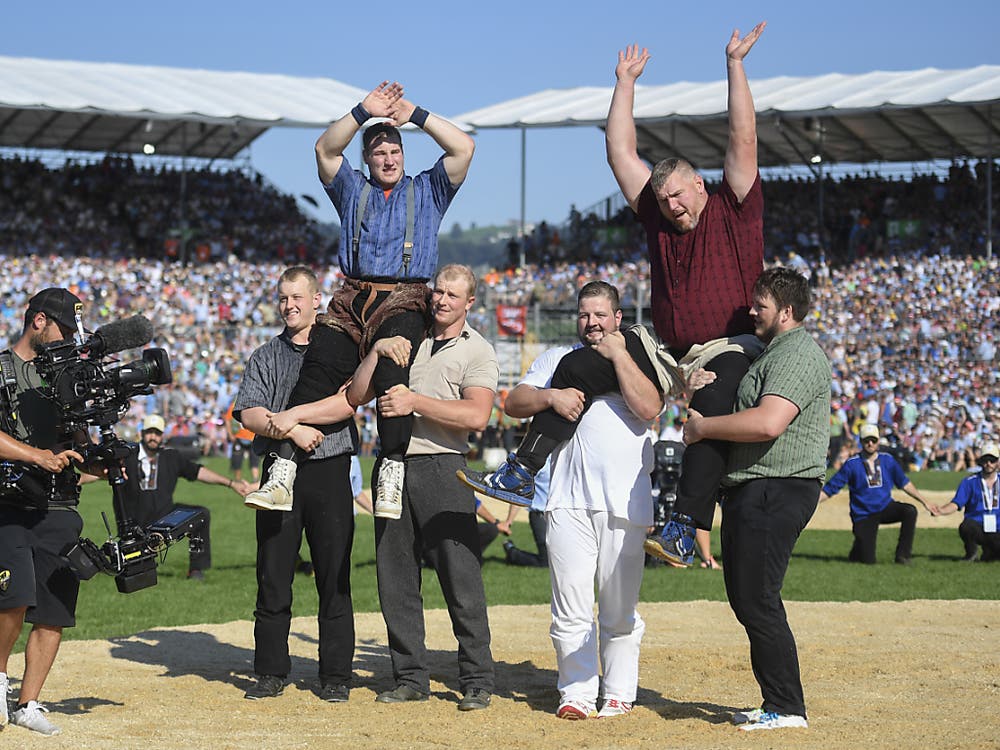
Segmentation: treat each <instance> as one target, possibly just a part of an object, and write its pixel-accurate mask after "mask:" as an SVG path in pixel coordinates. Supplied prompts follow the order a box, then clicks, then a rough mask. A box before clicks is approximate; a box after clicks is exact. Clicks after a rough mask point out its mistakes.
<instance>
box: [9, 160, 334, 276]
mask: <svg viewBox="0 0 1000 750" xmlns="http://www.w3.org/2000/svg"><path fill="white" fill-rule="evenodd" d="M182 196H183V199H182ZM0 229H2V231H0V253H2V254H3V255H23V254H35V255H40V256H49V255H57V256H74V255H88V256H91V257H93V256H100V257H104V258H109V259H122V258H126V259H127V258H163V257H165V256H166V257H171V256H172V257H176V258H179V257H180V256H181V255H185V256H186V257H190V258H194V259H197V260H198V261H200V262H205V261H209V260H225V259H226V258H228V257H229V256H235V257H236V258H239V259H241V260H247V261H251V262H262V261H268V260H273V259H277V260H287V261H308V262H311V263H317V262H324V261H326V260H328V259H329V257H330V256H331V253H332V252H333V246H332V242H334V241H335V238H330V237H329V236H327V235H326V234H324V232H323V230H322V228H321V227H320V225H319V224H318V223H317V222H316V221H315V220H313V219H310V218H308V217H307V216H306V215H305V214H303V213H302V212H301V211H300V210H299V209H298V206H297V205H296V203H295V198H294V197H293V196H290V195H286V194H283V193H281V192H279V191H278V190H276V189H275V188H274V187H273V186H271V185H270V184H269V183H267V182H266V181H265V180H264V179H263V178H262V177H261V176H260V175H259V174H257V173H248V172H245V171H241V170H236V169H229V170H226V171H219V170H213V169H210V168H201V169H198V170H187V171H181V170H179V169H173V168H168V167H167V166H165V165H161V166H159V167H155V168H154V167H152V166H148V167H144V168H137V167H136V165H135V164H134V162H133V161H132V159H130V158H128V157H113V156H108V157H105V158H104V159H103V160H101V161H99V162H91V163H84V162H80V163H76V162H68V163H66V164H65V165H64V166H61V167H60V168H58V169H50V168H49V167H48V166H46V165H45V164H44V163H42V162H41V161H38V160H34V159H22V158H9V159H0Z"/></svg>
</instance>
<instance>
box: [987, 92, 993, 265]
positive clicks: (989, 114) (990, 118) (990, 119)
mask: <svg viewBox="0 0 1000 750" xmlns="http://www.w3.org/2000/svg"><path fill="white" fill-rule="evenodd" d="M986 132H987V136H986V144H987V145H986V259H987V260H990V259H991V258H992V257H993V105H992V104H987V105H986Z"/></svg>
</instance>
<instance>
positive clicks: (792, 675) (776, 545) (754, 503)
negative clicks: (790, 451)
mask: <svg viewBox="0 0 1000 750" xmlns="http://www.w3.org/2000/svg"><path fill="white" fill-rule="evenodd" d="M819 490H820V484H819V482H817V481H815V480H810V479H782V478H771V479H755V480H753V481H750V482H747V483H746V484H743V485H740V486H738V487H734V488H730V489H728V490H726V493H725V496H724V499H723V503H722V561H723V567H722V570H723V574H724V577H725V581H726V595H727V596H728V598H729V605H730V606H731V607H732V608H733V613H734V614H735V615H736V619H737V620H739V622H740V624H741V625H742V626H743V628H744V629H745V630H746V633H747V637H748V638H749V639H750V665H751V667H752V668H753V674H754V677H755V678H756V679H757V683H758V684H759V685H760V691H761V695H762V696H763V699H764V702H763V706H762V707H763V709H764V710H765V711H775V712H777V713H781V714H794V715H797V716H802V717H805V715H806V707H805V700H804V698H803V695H802V681H801V679H800V677H799V657H798V652H797V650H796V648H795V637H794V636H793V635H792V631H791V629H790V628H789V627H788V618H787V617H786V615H785V606H784V604H783V603H782V601H781V586H782V583H783V582H784V580H785V572H786V571H787V570H788V562H789V560H790V558H791V555H792V548H793V547H794V546H795V542H796V540H797V539H798V538H799V534H801V533H802V529H804V528H805V526H806V524H807V523H808V522H809V519H810V518H811V517H812V514H813V512H814V511H815V510H816V505H817V503H818V502H819Z"/></svg>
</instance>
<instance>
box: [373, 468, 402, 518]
mask: <svg viewBox="0 0 1000 750" xmlns="http://www.w3.org/2000/svg"><path fill="white" fill-rule="evenodd" d="M405 475H406V465H405V464H404V463H403V462H402V461H396V460H394V459H391V458H385V459H382V463H381V465H380V466H379V470H378V480H377V482H376V486H375V513H374V515H375V517H376V518H391V519H397V518H399V517H400V516H401V515H403V477H404V476H405Z"/></svg>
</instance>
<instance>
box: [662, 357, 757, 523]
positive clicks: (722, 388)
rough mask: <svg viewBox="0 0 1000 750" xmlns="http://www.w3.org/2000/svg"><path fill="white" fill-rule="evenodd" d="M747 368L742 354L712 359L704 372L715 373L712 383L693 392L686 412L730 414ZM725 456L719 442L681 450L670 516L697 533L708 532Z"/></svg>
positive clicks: (726, 450)
mask: <svg viewBox="0 0 1000 750" xmlns="http://www.w3.org/2000/svg"><path fill="white" fill-rule="evenodd" d="M749 368H750V358H749V357H747V356H746V355H745V354H743V353H742V352H725V353H723V354H720V355H719V356H718V357H715V358H714V359H712V360H711V361H710V362H709V363H708V365H707V366H706V367H705V369H706V370H709V371H711V372H714V373H715V375H716V378H715V382H714V383H711V384H710V385H707V386H705V387H704V388H700V389H698V390H697V391H695V393H694V396H693V397H692V398H691V404H690V408H691V409H695V410H696V411H697V412H698V413H700V414H701V415H702V416H705V417H717V416H720V415H723V414H731V413H732V411H733V405H734V404H735V403H736V389H737V388H738V387H739V385H740V381H741V380H742V379H743V376H744V375H746V373H747V370H748V369H749ZM728 456H729V443H727V442H725V441H722V440H700V441H699V442H697V443H694V444H693V445H689V446H688V447H687V448H686V449H685V450H684V455H683V457H682V458H681V478H680V482H679V484H678V487H677V500H676V502H675V503H674V510H673V512H674V513H682V514H684V515H686V516H690V517H691V518H692V519H693V520H694V523H695V526H697V527H698V528H699V529H706V530H711V528H712V521H713V520H714V517H715V501H716V499H717V498H718V495H719V483H720V482H721V481H722V476H723V474H724V473H725V471H726V459H727V458H728Z"/></svg>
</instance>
